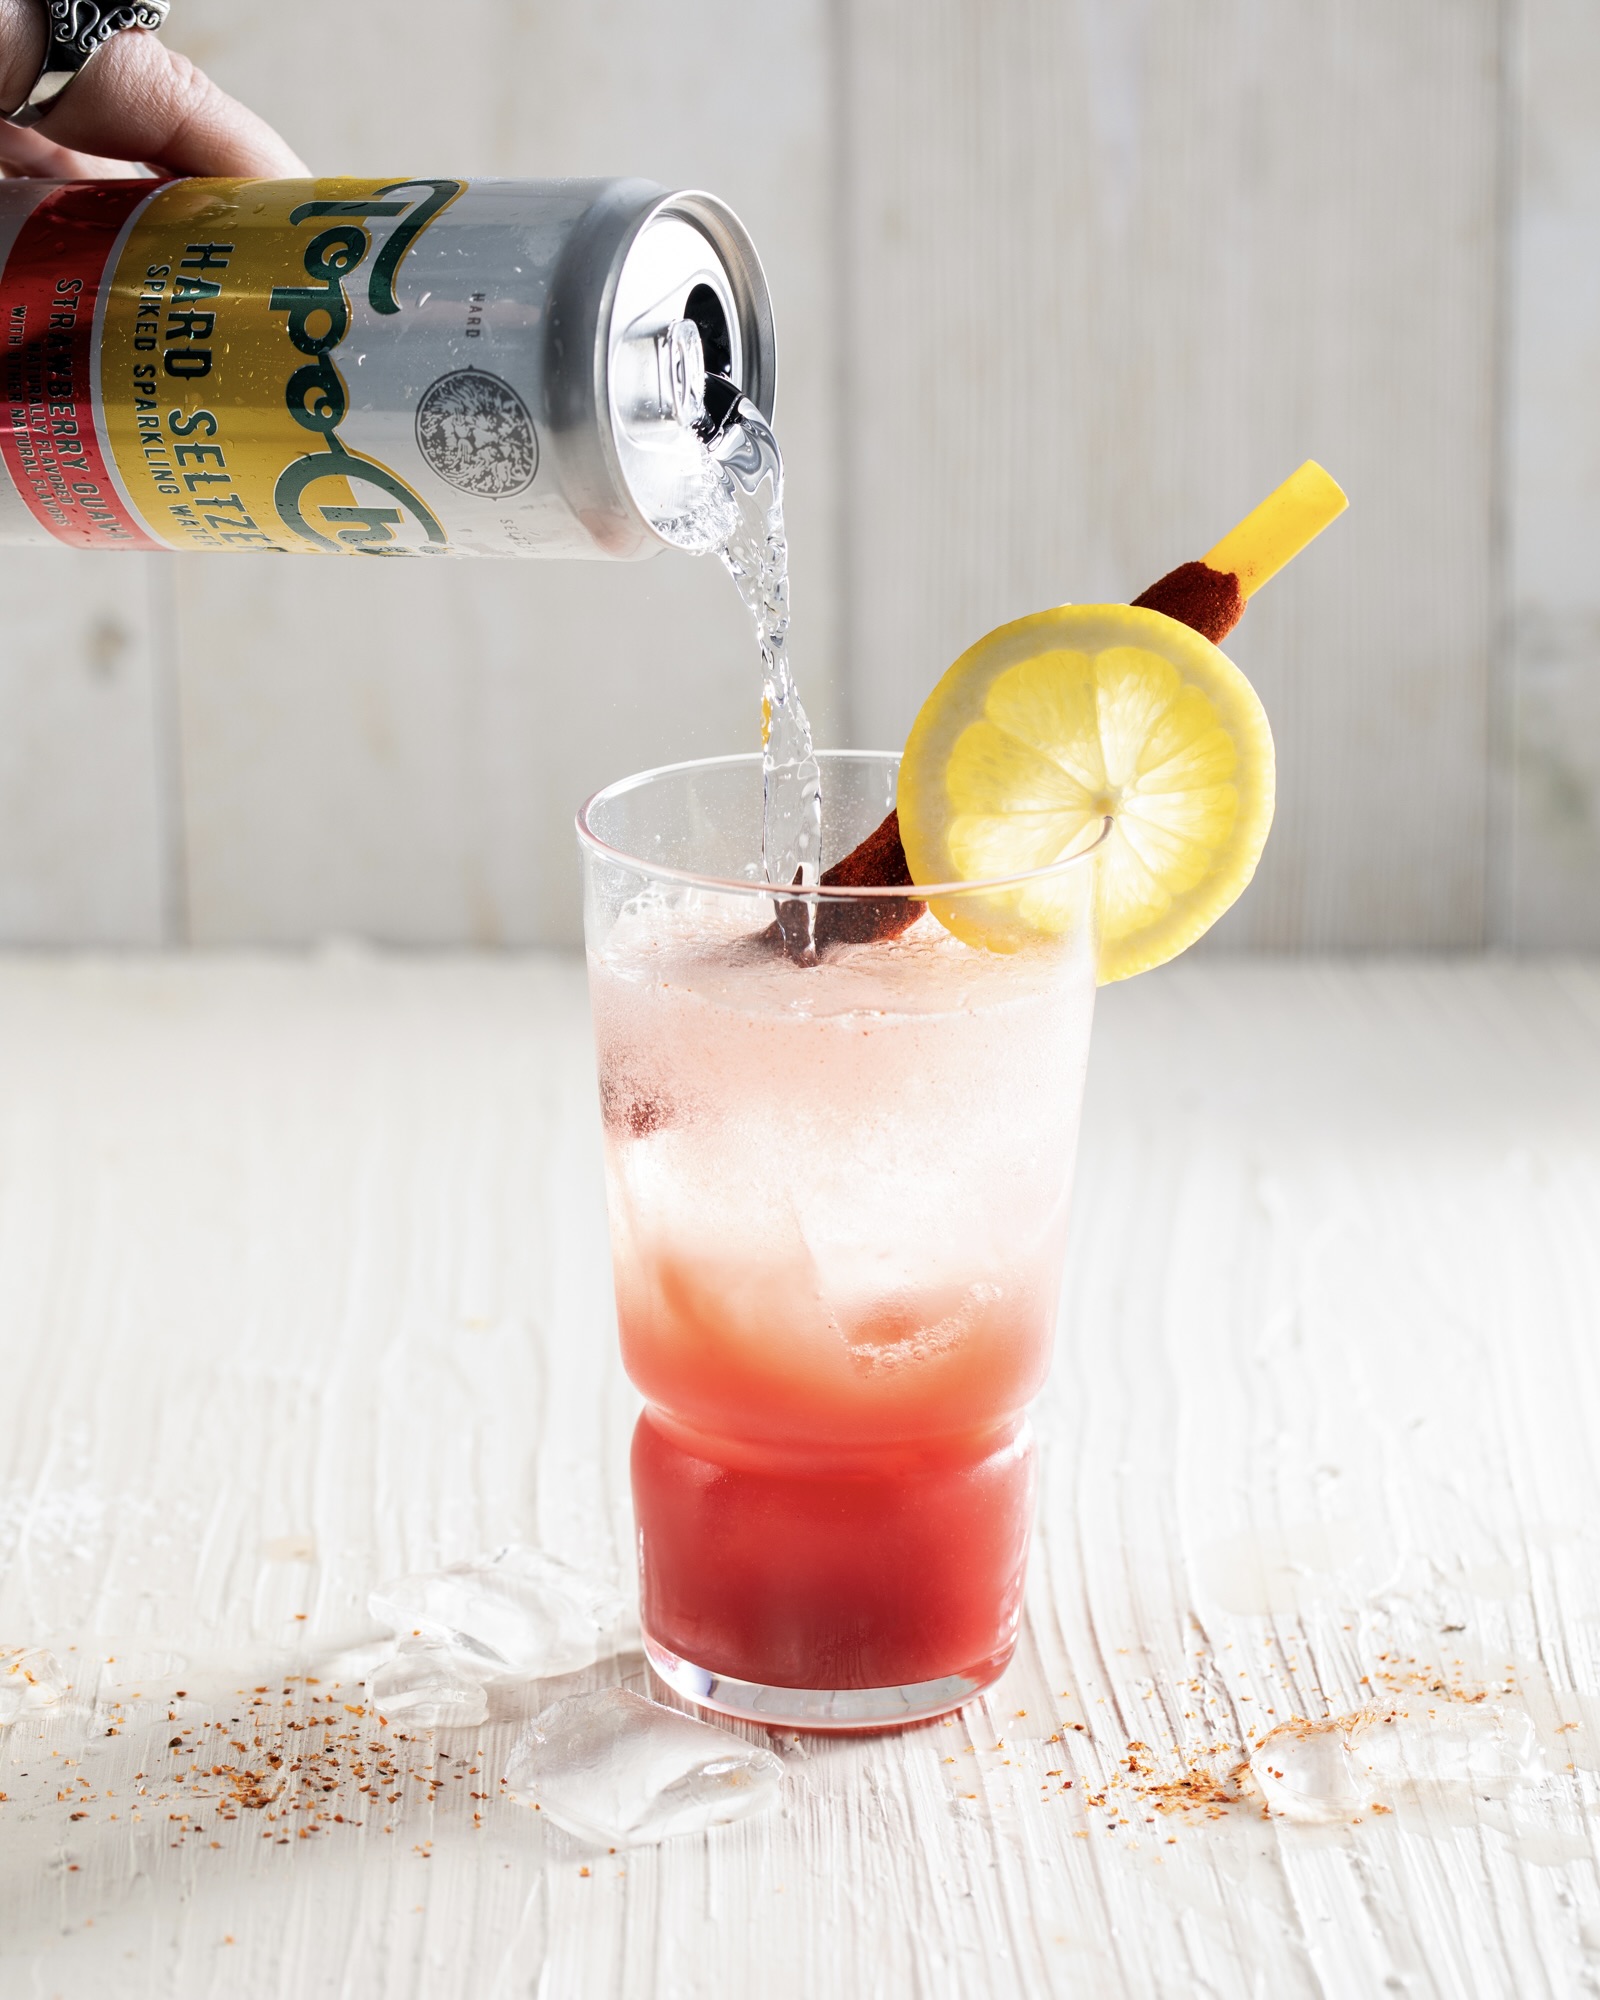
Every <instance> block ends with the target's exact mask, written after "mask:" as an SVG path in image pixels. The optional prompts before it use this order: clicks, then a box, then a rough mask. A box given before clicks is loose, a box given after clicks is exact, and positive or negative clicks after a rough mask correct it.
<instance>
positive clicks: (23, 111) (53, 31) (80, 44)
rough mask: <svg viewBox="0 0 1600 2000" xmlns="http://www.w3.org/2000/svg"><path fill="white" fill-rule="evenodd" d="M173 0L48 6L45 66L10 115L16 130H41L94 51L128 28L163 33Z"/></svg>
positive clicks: (70, 0)
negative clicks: (43, 120)
mask: <svg viewBox="0 0 1600 2000" xmlns="http://www.w3.org/2000/svg"><path fill="white" fill-rule="evenodd" d="M171 6H172V0H120V4H118V5H115V6H112V5H107V4H106V0H45V14H46V17H47V26H46V30H45V37H46V39H45V49H44V61H43V63H41V64H40V67H39V74H38V76H37V77H36V78H35V79H34V85H33V88H32V90H30V91H29V92H28V94H27V96H26V97H25V98H24V99H23V100H22V102H21V103H20V104H19V105H18V106H17V108H16V110H15V111H11V112H8V113H6V116H7V117H8V118H9V120H10V122H11V123H12V124H13V125H37V124H38V122H39V120H40V119H41V118H43V117H45V116H46V115H47V113H49V112H51V111H53V110H54V109H55V107H56V105H57V104H58V103H59V102H60V101H61V93H62V92H63V91H64V90H65V89H66V87H67V85H68V84H69V83H71V81H72V79H73V78H74V77H75V76H76V75H77V74H78V72H79V71H80V70H81V69H82V68H83V66H84V64H85V63H86V62H87V61H88V60H89V58H90V57H91V56H92V55H93V54H94V52H95V51H96V49H100V48H104V46H105V45H106V43H107V42H109V41H110V39H111V37H112V36H113V35H120V34H121V33H122V31H123V29H124V28H159V27H160V26H161V24H162V22H163V21H164V20H165V19H166V18H167V14H168V12H169V11H170V9H171Z"/></svg>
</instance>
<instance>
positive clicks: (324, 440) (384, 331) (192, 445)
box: [100, 180, 465, 555]
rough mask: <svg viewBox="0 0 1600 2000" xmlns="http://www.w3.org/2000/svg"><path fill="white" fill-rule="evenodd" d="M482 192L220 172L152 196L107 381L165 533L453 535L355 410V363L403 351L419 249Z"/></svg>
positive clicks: (316, 545)
mask: <svg viewBox="0 0 1600 2000" xmlns="http://www.w3.org/2000/svg"><path fill="white" fill-rule="evenodd" d="M464 186H465V183H464V182H462V181H453V180H410V181H395V180H385V181H376V180H372V181H369V180H321V181H316V182H307V181H219V180H206V181H178V182H175V183H174V184H173V185H172V186H171V187H167V188H162V189H160V190H158V191H157V192H156V193H155V194H154V195H153V196H152V197H151V199H150V201H149V202H148V203H147V204H146V205H145V207H144V208H142V209H141V210H140V211H139V213H138V215H137V216H136V217H135V219H134V221H133V223H132V225H131V227H130V230H129V233H128V236H127V239H126V241H125V243H124V244H123V247H122V251H121V254H120V255H119V256H118V258H117V264H116V271H115V274H114V276H113V278H112V281H111V285H110V288H109V293H108V297H107V301H106V307H105V319H104V324H103V331H102V337H101V348H100V393H101V397H102V407H103V412H104V423H105V429H106V434H107V437H108V440H109V442H110V446H111V450H112V453H113V455H114V457H115V460H116V464H117V470H118V472H119V473H120V474H121V476H122V479H123V482H124V484H125V485H126V487H127V489H128V492H129V494H130V496H131V497H132V499H133V502H134V504H135V506H136V507H137V508H138V510H139V512H140V514H142V515H143V517H144V519H145V521H146V523H147V524H148V526H149V528H150V530H151V532H152V533H153V534H155V535H157V536H159V537H160V538H161V539H162V540H163V541H165V542H167V543H168V544H170V545H171V546H172V547H173V548H179V549H194V548H203V549H219V550H247V549H263V548H274V549H282V550H285V551H287V552H290V553H297V554H307V553H316V554H332V555H401V554H410V553H413V552H415V551H416V550H418V549H440V550H442V549H444V548H446V547H448V545H449V536H448V534H447V531H446V528H445V525H444V524H443V523H441V522H440V521H439V520H438V519H437V517H436V516H435V515H434V514H433V513H432V512H431V511H430V510H429V508H428V507H427V505H426V504H425V503H424V502H423V500H422V499H421V498H420V497H419V495H418V494H417V493H416V492H415V491H414V490H413V488H412V487H411V486H410V485H408V484H407V482H406V480H405V479H404V478H403V477H402V476H401V475H400V473H399V472H398V471H396V470H395V469H394V467H392V466H391V465H388V464H385V463H384V462H383V461H382V460H381V459H379V458H377V457H375V456H373V455H372V454H371V453H370V452H367V451H361V450H357V449H355V448H354V447H353V446H352V444H351V443H350V436H349V429H350V426H349V422H348V420H349V418H350V415H351V402H352V398H351V391H350V377H351V375H352V373H353V369H354V366H355V365H356V362H355V357H357V356H359V358H360V361H362V362H364V361H366V360H367V359H368V358H369V356H370V355H371V351H372V350H374V349H381V350H383V351H384V352H389V353H392V352H393V351H394V348H395V343H394V341H393V339H392V335H393V333H394V331H395V330H396V328H395V315H397V314H398V313H399V312H400V310H401V307H400V302H399V299H398V297H397V280H398V278H399V275H400V272H401V268H402V266H403V263H404V260H405V257H406V254H407V252H408V251H409V250H410V249H411V247H412V245H413V244H414V243H415V241H416V239H417V237H418V236H419V235H420V234H421V232H422V231H423V230H425V229H426V228H427V227H428V226H429V224H430V223H432V221H433V220H434V218H435V217H436V216H437V215H439V214H440V213H441V212H442V211H443V210H445V209H446V208H448V207H449V206H450V204H451V203H452V202H453V201H454V200H455V199H456V198H457V196H458V195H459V194H460V193H461V192H462V190H463V188H464ZM385 335H389V336H391V337H390V338H389V339H387V340H386V339H385ZM373 358H376V357H373ZM386 372H387V371H384V370H380V369H377V368H375V369H374V370H373V371H372V377H371V378H369V379H375V378H377V377H379V376H380V375H381V374H384V373H386ZM369 402H370V397H369Z"/></svg>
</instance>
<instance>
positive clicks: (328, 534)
mask: <svg viewBox="0 0 1600 2000" xmlns="http://www.w3.org/2000/svg"><path fill="white" fill-rule="evenodd" d="M0 261H3V271H4V276H3V279H0V319H3V323H4V331H5V344H4V374H3V381H0V394H3V397H4V406H3V410H0V457H3V460H4V473H3V475H0V541H5V542H34V543H49V542H65V543H67V544H68V545H69V546H71V547H73V548H81V549H206V550H212V551H215V552H218V553H226V552H232V553H242V552H247V551H262V550H275V551H279V552H283V553H287V554H292V555H309V554H316V555H380V556H393V555H485V556H489V555H496V556H499V555H504V556H524V555H525V556H616V557H636V556H645V555H650V554H652V553H654V551H655V550H657V549H659V548H661V547H663V546H665V545H668V544H672V543H677V544H678V545H679V546H685V545H692V535H691V534H690V533H689V531H688V530H687V529H686V528H685V526H684V524H685V523H686V522H689V521H691V520H692V518H693V515H694V509H695V503H696V496H697V494H701V493H703V490H704V480H705V476H706V454H705V448H704V445H703V443H702V442H701V438H700V435H699V434H698V433H697V430H696V425H697V424H699V425H700V426H701V427H702V429H703V428H704V404H703V397H704V393H705V380H706V375H707V371H708V370H709V371H710V372H711V374H712V375H713V376H715V377H717V378H721V380H720V381H719V383H718V388H719V391H721V392H722V393H724V394H725V393H726V385H727V384H732V385H733V387H735V388H737V389H738V390H740V391H742V392H743V393H744V394H745V395H747V396H748V397H749V398H750V399H751V401H752V402H754V403H755V404H756V405H757V407H758V408H759V409H760V410H761V411H762V413H763V414H764V415H766V416H768V417H770V416H771V413H772V397H773V383H774V355H773V337H772V311H771V305H770V301H769V299H768V295H767V287H766V282H765V279H764V278H763V276H762V271H761V265H760V262H759V260H758V258H757V256H756V253H755V249H754V246H753V245H752V244H751V242H750V239H749V237H748V235H747V234H746V233H745V230H744V229H743V227H742V226H741V224H740V223H739V221H738V219H737V217H736V216H734V215H733V214H732V212H731V211H730V210H729V209H728V208H726V207H725V206H724V205H723V203H721V202H720V201H717V200H715V199H714V198H713V197H712V196H710V195H706V194H699V193H695V192H692V191H683V192H679V193H670V192H668V191H667V190H665V189H663V188H659V187H656V186H655V185H653V184H652V183H650V182H647V181H637V180H609V181H592V180H591V181H579V180H568V181H510V180H446V179H441V178H434V177H429V176H423V177H421V178H416V179H404V178H401V179H396V178H394V177H392V176H391V177H389V178H386V179H379V180H289V181H261V180H255V181H252V180H180V181H169V182H166V183H164V184H161V185H156V184H153V183H152V182H150V181H148V180H141V181H71V182H47V181H24V180H12V181H5V182H3V183H0ZM702 518H703V503H702Z"/></svg>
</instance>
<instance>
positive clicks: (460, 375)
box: [417, 368, 539, 500]
mask: <svg viewBox="0 0 1600 2000" xmlns="http://www.w3.org/2000/svg"><path fill="white" fill-rule="evenodd" d="M417 448H418V450H420V451H421V453H422V456H423V457H424V458H425V459H426V460H427V462H428V464H429V465H431V466H432V468H433V470H434V471H435V472H437V473H438V475H439V477H440V478H441V479H443V480H446V481H447V482H448V483H449V484H450V485H451V486H454V487H457V488H459V489H460V491H461V492H463V493H480V494H482V495H483V496H484V497H485V498H486V499H490V500H503V499H505V498H507V497H508V496H509V495H510V494H512V493H520V492H521V491H522V489H523V488H524V487H525V486H531V485H532V483H533V475H534V474H535V473H536V472H537V471H538V470H539V439H538V437H537V435H536V433H535V431H534V428H533V419H532V417H530V416H529V415H528V406H527V404H526V403H524V402H523V400H522V398H521V397H520V396H519V395H518V394H517V392H516V390H515V389H513V388H512V386H511V384H510V383H509V382H502V381H501V380H500V377H499V376H498V375H487V374H485V373H484V371H483V370H482V369H481V368H457V369H455V370H453V371H452V372H451V373H450V374H448V375H441V376H440V377H439V379H438V381H436V382H431V383H429V385H428V387H427V388H426V389H425V390H424V391H423V392H422V400H421V402H419V403H418V405H417Z"/></svg>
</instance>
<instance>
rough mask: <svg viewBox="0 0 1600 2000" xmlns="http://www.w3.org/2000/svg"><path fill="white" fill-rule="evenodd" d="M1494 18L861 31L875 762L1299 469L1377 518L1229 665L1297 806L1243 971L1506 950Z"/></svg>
mask: <svg viewBox="0 0 1600 2000" xmlns="http://www.w3.org/2000/svg"><path fill="white" fill-rule="evenodd" d="M1499 19H1500V7H1499V4H1498V0H1423V4H1420V5H1415V6H1408V7H1405V8H1398V9H1397V8H1394V7H1391V6H1387V5H1385V4H1383V0H1339V4H1337V5H1333V6H1324V7H1313V6H1307V5H1299V4H1297V5H1290V6H1272V5H1266V4H1262V0H1227V4H1223V5H1217V6H1212V7H1205V8H1196V7H1193V6H1188V5H1185V4H1183V0H1143V4H1139V5H1126V6H1105V5H1100V4H1096V0H1068V4H1061V0H998V4H995V0H933V4H932V5H929V6H925V7H917V8H914V9H913V8H911V7H908V6H904V5H887V4H860V5H853V6H850V7H848V8H846V10H845V13H844V20H845V22H846V46H845V49H844V52H843V57H842V63H841V71H842V75H843V77H844V80H845V88H846V92H847V100H846V102H847V110H846V123H847V131H848V172H847V183H848V186H849V188H850V201H849V205H848V210H847V222H848V227H849V231H850V241H849V246H848V272H849V277H848V283H847V287H846V311H847V314H848V318H849V324H850V328H851V339H850V345H849V349H848V351H849V352H850V354H851V355H852V357H853V358H854V366H853V368H852V373H851V377H850V383H849V395H850V408H849V411H848V423H847V430H846V435H847V438H848V441H849V456H848V459H847V463H846V468H845V490H846V493H847V505H848V508H849V510H850V512H849V526H848V530H847V546H848V549H849V551H850V563H849V571H848V580H847V584H846V590H847V599H848V613H847V617H848V635H849V636H848V649H849V650H848V658H849V677H850V678H849V684H850V688H851V700H852V704H853V708H852V719H853V727H854V729H855V732H856V735H857V736H858V738H860V739H862V740H871V741H874V742H876V741H879V740H882V741H888V742H897V741H899V740H900V739H901V737H902V736H903V733H904V731H905V729H906V727H907V725H908V724H909V721H910V719H911V716H912V714H913V713H914V711H915V708H916V705H917V703H918V702H919V701H920V699H921V697H922V694H923V692H924V691H925V690H926V688H927V687H928V686H929V685H931V683H932V681H933V679H934V678H935V677H936V676H937V675H938V674H939V673H940V672H941V671H942V670H943V668H944V667H945V666H946V665H947V664H948V663H949V661H950V660H952V659H953V658H954V657H955V656H956V654H957V653H959V652H960V650H961V649H962V648H963V647H964V646H966V645H968V644H970V643H971V642H972V641H973V640H974V639H975V638H977V637H978V636H979V635H980V634H981V633H982V632H984V631H985V630H986V629H987V628H988V627H990V626H992V625H995V624H998V623H999V622H1001V621H1002V620H1004V619H1007V618H1011V617H1015V616H1017V615H1018V614H1019V613H1021V612H1023V611H1027V610H1032V609H1036V608H1040V607H1042V606H1044V605H1047V604H1052V603H1056V602H1059V601H1060V600H1062V599H1063V598H1067V597H1072V598H1076V599H1079V600H1080V601H1093V600H1095V599H1102V598H1103V599H1126V598H1128V597H1131V596H1132V595H1134V594H1135V593H1136V592H1137V591H1138V590H1140V589H1142V588H1143V587H1144V586H1146V585H1147V584H1149V583H1150V582H1151V581H1152V580H1153V579H1154V578H1155V577H1156V576H1158V575H1160V574H1161V573H1162V572H1164V571H1165V570H1167V569H1169V568H1170V567H1171V566H1172V565H1173V564H1175V563H1177V562H1179V561H1182V560H1184V559H1186V558H1189V557H1192V556H1196V555H1198V554H1200V553H1201V552H1202V551H1203V550H1205V549H1207V548H1209V547H1210V546H1211V545H1212V543H1213V542H1214V541H1215V540H1216V539H1217V537H1218V536H1219V535H1220V534H1221V533H1222V532H1223V531H1224V530H1225V529H1226V528H1227V527H1229V526H1230V525H1231V524H1232V522H1233V521H1234V520H1235V519H1237V518H1238V517H1239V516H1240V515H1242V514H1243V513H1244V512H1245V511H1246V510H1247V509H1248V508H1249V507H1250V506H1252V505H1253V504H1254V503H1255V502H1256V500H1258V499H1259V498H1260V497H1261V496H1262V495H1263V494H1264V493H1266V492H1267V491H1268V490H1270V489H1271V488H1272V487H1273V486H1274V485H1276V484H1277V482H1278V481H1279V480H1280V479H1281V478H1283V477H1284V476H1285V475H1286V474H1287V473H1288V472H1289V471H1290V470H1292V468H1293V467H1294V466H1295V465H1297V464H1298V463H1299V462H1300V461H1301V460H1302V459H1304V458H1306V457H1312V456H1314V457H1317V458H1320V459H1321V460H1322V461H1323V462H1324V463H1325V464H1326V465H1327V466H1328V467H1329V468H1330V469H1331V470H1332V471H1333V472H1334V473H1335V475H1336V476H1337V477H1338V478H1339V479H1340V480H1341V482H1342V483H1344V484H1345V485H1346V486H1347V488H1348V490H1349V491H1350V493H1351V495H1352V498H1353V505H1352V508H1351V511H1350V513H1349V515H1348V516H1347V518H1346V519H1345V520H1343V521H1341V522H1340V523H1339V524H1338V526H1337V527H1336V528H1335V529H1334V530H1333V531H1332V532H1331V533H1330V534H1329V535H1328V537H1327V538H1326V541H1325V542H1324V543H1322V544H1321V545H1319V546H1318V548H1317V549H1316V550H1315V552H1314V553H1313V554H1311V555H1308V556H1307V557H1306V558H1305V559H1304V560H1303V561H1302V562H1301V563H1300V564H1298V565H1297V566H1296V567H1295V569H1294V570H1293V572H1292V573H1290V574H1288V575H1286V576H1285V577H1283V578H1282V579H1280V580H1279V581H1278V582H1276V583H1274V584H1273V585H1272V586H1271V588H1270V589H1269V590H1267V591H1265V592H1263V594H1262V596H1261V598H1260V599H1259V601H1258V602H1256V603H1255V604H1253V605H1252V608H1251V611H1250V614H1249V617H1248V618H1247V620H1246V621H1245V623H1244V625H1243V626H1242V627H1241V628H1240V630H1239V631H1238V633H1236V634H1235V635H1234V638H1233V640H1232V641H1231V645H1230V649H1231V650H1232V651H1233V652H1234V654H1235V656H1236V657H1237V658H1238V659H1239V661H1240V663H1241V665H1242V666H1244V668H1245V669H1246V671H1247V672H1249V673H1250V675H1251V676H1252V678H1253V679H1254V680H1255V681H1256V682H1257V684H1258V686H1259V687H1260V689H1261V692H1262V695H1263V698H1264V700H1265V702H1266V706H1267V709H1268V712H1269V714H1270V715H1271V717H1272V720H1273V726H1274V729H1275V731H1276V732H1277V738H1278V744H1279V752H1280V760H1281V762H1280V784H1279V799H1280V804H1279V814H1278V824H1277V829H1276V832H1275V835H1274V838H1273V842H1272V845H1271V847H1270V848H1269V849H1268V851H1267V855H1266V857H1265V860H1264V863H1263V866H1262V870H1261V873H1260V876H1259V878H1258V881H1257V885H1256V887H1255V889H1254V891H1253V892H1252V894H1251V896H1250V897H1249V898H1248V899H1247V901H1246V902H1244V903H1242V904H1241V905H1240V906H1239V909H1238V911H1237V912H1236V913H1235V915H1234V916H1233V917H1231V918H1230V919H1229V920H1228V922H1227V925H1226V928H1225V929H1224V930H1223V931H1221V932H1219V939H1220V940H1221V941H1222V942H1223V943H1224V944H1226V943H1229V942H1231V943H1232V944H1235V945H1237V944H1245V943H1248V944H1256V945H1263V944H1265V945H1279V946H1284V945H1287V946H1294V947H1300V948H1304V947H1330V946H1331V947H1355V946H1374V945H1383V944H1393V943H1399V942H1405V943H1408V944H1418V945H1422V944H1456V945H1470V944H1476V943H1479V942H1480V941H1481V940H1482V937H1483V934H1484V921H1485V918H1484V857H1485V842H1486V838H1487V820H1486V810H1487V808H1486V801H1487V789H1488V787H1487V742H1486V728H1487V713H1488V699H1489V663H1490V650H1491V644H1490V642H1491V609H1492V605H1491V585H1492V581H1493V572H1494V560H1495V549H1494V546H1493V541H1492V527H1493V506H1492V474H1493V468H1494V442H1495V421H1494V390H1495V360H1496V335H1497V326H1498V300H1499V292H1498V285H1499V269H1498V263H1497V221H1498V218H1497V207H1496V202H1497V167H1498V146H1499V136H1498V124H1497V111H1498V104H1499V98H1498V72H1499V50H1498V42H1497V35H1498V29H1499Z"/></svg>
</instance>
